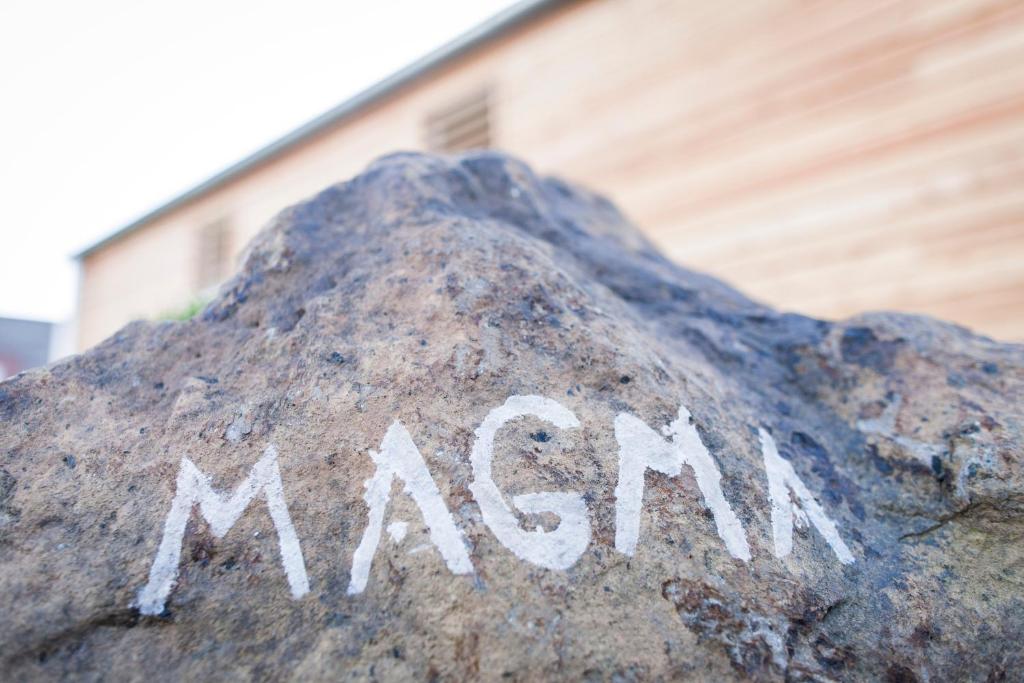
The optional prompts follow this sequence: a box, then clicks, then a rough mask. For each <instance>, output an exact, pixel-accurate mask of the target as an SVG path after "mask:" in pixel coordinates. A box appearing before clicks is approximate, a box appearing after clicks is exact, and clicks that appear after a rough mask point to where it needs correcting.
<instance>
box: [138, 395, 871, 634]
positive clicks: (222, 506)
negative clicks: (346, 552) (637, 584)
mask: <svg viewBox="0 0 1024 683" xmlns="http://www.w3.org/2000/svg"><path fill="white" fill-rule="evenodd" d="M524 416H534V417H536V418H539V419H541V420H545V421H547V422H549V423H551V424H553V425H554V426H555V427H558V428H559V429H573V428H577V427H579V426H580V423H579V420H577V419H576V416H575V415H574V414H573V413H572V411H571V410H569V409H568V408H566V407H565V406H563V405H561V404H560V403H558V402H557V401H554V400H552V399H550V398H545V397H543V396H511V397H510V398H509V399H508V400H507V401H505V403H504V404H503V405H501V406H499V407H497V408H495V409H493V410H491V411H490V413H488V415H487V417H486V418H484V421H483V422H482V423H481V424H480V426H479V427H478V428H477V429H476V432H475V435H476V440H475V442H474V444H473V449H472V453H471V454H470V464H471V466H472V471H473V482H472V484H471V485H470V491H471V492H472V494H473V496H474V498H476V501H477V504H478V505H479V506H480V512H481V515H482V517H483V521H484V523H485V524H486V525H487V527H488V528H489V529H490V530H491V531H492V532H493V533H494V535H495V537H497V539H498V540H499V541H500V542H501V543H502V544H503V545H504V546H505V547H506V548H508V549H509V550H511V551H512V552H513V553H514V554H515V555H516V556H517V557H518V558H520V559H521V560H525V561H526V562H530V563H533V564H535V565H538V566H540V567H545V568H547V569H553V570H565V569H568V568H569V567H571V566H572V565H573V564H574V563H575V562H576V561H577V560H578V559H579V558H580V556H581V555H583V553H584V551H585V550H586V549H587V546H588V545H589V544H590V540H591V531H590V520H589V518H588V515H587V505H586V502H585V500H584V498H583V496H582V495H581V494H579V493H577V492H575V491H545V492H538V493H524V494H521V495H518V496H515V497H513V498H512V501H511V502H512V505H513V506H515V508H517V509H519V510H520V511H522V512H524V513H545V512H547V513H553V514H555V515H557V517H558V519H559V522H558V526H557V527H556V528H555V529H553V530H551V531H546V530H544V529H543V528H540V527H538V528H537V529H534V530H526V529H523V528H522V527H521V526H520V524H519V521H518V519H517V517H516V515H515V512H514V511H513V509H512V507H510V506H509V503H508V501H506V500H505V497H504V496H503V495H502V492H501V490H500V489H499V488H498V486H497V485H496V484H495V482H494V478H493V476H492V473H491V461H492V459H493V456H494V440H495V437H496V435H497V433H498V430H499V429H501V427H502V426H503V425H505V424H507V423H508V422H510V421H512V420H515V419H517V418H520V417H524ZM614 427H615V440H616V442H617V443H618V446H619V477H618V483H617V484H616V487H615V548H616V550H617V551H618V552H620V553H623V554H625V555H629V556H632V555H633V554H634V553H635V552H636V546H637V541H638V539H639V536H640V512H641V504H642V502H643V493H644V474H645V473H646V472H647V470H653V471H655V472H660V473H662V474H665V475H668V476H670V477H674V476H677V475H679V474H680V472H681V471H682V468H683V466H684V465H686V466H688V467H690V468H691V470H692V471H693V474H694V478H695V479H696V481H697V486H698V488H699V489H700V492H701V495H702V496H703V499H704V505H705V506H706V507H707V508H708V509H709V510H710V512H711V514H712V516H713V517H714V521H715V527H716V529H717V531H718V535H719V537H720V538H721V539H722V541H723V542H724V544H725V548H726V550H727V551H728V552H729V554H730V555H732V556H733V557H735V558H737V559H740V560H742V561H744V562H747V561H749V560H750V546H749V545H748V543H747V536H746V532H745V531H744V529H743V525H742V524H741V523H740V520H739V518H737V517H736V514H735V513H734V512H733V510H732V507H731V506H730V505H729V501H727V500H726V499H725V496H724V495H723V494H722V488H721V485H720V483H719V482H720V480H721V476H722V475H721V473H720V472H719V471H718V467H717V466H716V465H715V461H714V459H713V458H712V457H711V454H710V453H709V452H708V449H707V447H706V446H705V445H704V442H703V441H701V438H700V435H699V434H698V433H697V430H696V428H695V427H694V425H693V424H691V422H690V412H689V411H688V410H687V409H686V408H685V407H683V406H681V407H680V408H679V413H678V417H677V418H676V419H675V420H673V421H672V422H671V423H670V424H669V425H667V426H665V427H663V428H662V430H661V432H662V433H661V434H659V433H658V432H656V431H655V430H653V429H651V428H650V427H649V426H647V425H646V424H645V423H644V422H643V421H641V420H640V419H638V418H636V417H634V416H633V415H630V414H628V413H621V414H619V415H618V416H617V417H616V418H615V425H614ZM759 436H760V442H761V454H762V457H763V459H764V468H765V472H766V474H767V480H768V499H769V501H770V503H771V522H772V535H773V539H774V552H775V555H776V557H784V556H786V555H788V554H789V553H790V552H791V551H792V549H793V525H794V523H797V524H800V525H804V524H810V525H813V526H814V527H815V528H816V529H817V530H818V532H819V533H820V534H821V535H822V537H823V538H824V539H825V541H826V542H827V543H828V544H829V546H830V547H831V548H832V551H833V552H834V553H835V555H836V557H837V558H838V559H839V561H840V562H842V563H843V564H850V563H852V562H853V561H854V558H853V555H852V554H851V553H850V550H849V548H847V547H846V544H845V543H844V542H843V540H842V538H840V536H839V532H838V530H837V529H836V525H835V522H833V521H832V519H830V518H829V517H828V516H827V515H826V514H825V511H824V510H822V508H821V506H820V505H819V504H818V502H817V501H816V500H815V498H814V496H813V495H812V494H811V492H810V491H809V490H808V489H807V487H806V486H805V485H804V483H803V482H802V481H801V480H800V478H799V477H798V476H797V474H796V472H795V471H794V470H793V466H792V465H791V464H790V463H789V461H787V460H785V459H784V458H782V457H781V456H780V455H779V452H778V449H777V448H776V446H775V441H774V440H773V439H772V436H771V434H769V433H768V432H767V431H766V430H764V429H763V428H761V429H759ZM370 457H371V458H372V459H373V462H374V464H375V465H376V470H375V472H374V474H373V476H372V477H371V478H370V479H368V480H367V481H366V484H365V485H366V493H365V496H364V499H365V501H366V504H367V506H368V508H369V519H368V522H367V525H366V529H365V531H364V532H363V536H362V539H361V541H360V543H359V546H358V547H357V548H356V551H355V555H354V556H353V561H352V572H351V579H350V583H349V586H348V593H349V594H350V595H355V594H358V593H361V592H362V591H363V590H364V589H365V588H366V583H367V580H368V578H369V575H370V566H371V564H372V563H373V558H374V555H375V554H376V552H377V546H378V545H379V543H380V538H381V534H382V533H383V525H384V517H385V513H386V511H387V506H388V498H389V496H390V492H391V486H392V482H393V480H394V479H395V478H396V477H397V478H399V479H400V480H402V481H403V482H404V484H405V491H406V493H408V494H409V495H410V496H411V498H412V500H413V501H414V502H415V503H416V505H417V506H418V507H419V509H420V511H421V513H422V515H423V520H424V522H425V523H426V526H427V529H428V530H429V535H430V541H431V543H433V545H434V546H435V547H436V548H437V550H438V552H439V553H440V555H441V557H442V558H443V559H444V561H445V563H446V564H447V566H448V569H450V570H451V571H452V572H453V573H454V574H472V573H473V564H472V562H470V559H469V553H468V552H467V550H466V545H465V543H464V541H463V538H462V534H461V532H460V531H459V529H458V528H457V527H456V526H455V520H454V519H453V518H452V515H451V512H449V510H448V508H447V506H446V505H445V503H444V500H443V499H442V497H441V493H440V491H439V490H438V488H437V485H436V484H435V483H434V479H433V478H432V477H431V475H430V472H429V471H428V470H427V466H426V462H425V461H424V460H423V457H422V456H421V455H420V452H419V450H418V449H417V448H416V445H415V444H414V443H413V440H412V437H411V436H410V434H409V432H408V430H406V428H405V427H404V426H403V425H402V424H401V423H400V422H397V421H396V422H394V423H393V424H392V425H391V426H390V427H389V428H388V430H387V432H386V433H385V434H384V439H383V441H382V442H381V446H380V451H379V452H378V451H370ZM261 493H262V494H263V496H264V497H265V499H266V502H267V506H268V507H269V509H270V517H271V519H272V520H273V523H274V527H275V529H276V530H277V537H278V542H279V545H280V551H281V563H282V565H283V566H284V571H285V575H286V576H287V578H288V584H289V586H290V588H291V593H292V596H293V597H295V598H300V597H302V596H303V595H305V594H306V593H308V592H309V579H308V577H307V575H306V565H305V561H304V560H303V557H302V549H301V547H300V544H299V539H298V537H297V536H296V534H295V528H294V527H293V526H292V521H291V517H290V516H289V514H288V506H287V504H286V503H285V496H284V487H283V486H282V483H281V472H280V470H279V469H278V465H277V451H276V449H275V448H274V446H273V445H272V444H271V445H269V446H268V447H267V449H266V451H265V452H264V454H263V456H262V457H261V458H260V460H259V461H258V462H257V463H256V464H255V465H254V466H253V468H252V470H250V472H249V474H248V476H247V477H246V479H245V480H244V481H243V482H242V483H241V484H240V485H239V486H238V488H237V489H235V491H234V493H230V494H225V495H221V494H218V493H217V492H216V491H214V490H213V488H212V487H211V485H210V480H209V477H208V476H206V475H205V474H203V472H201V471H200V470H199V468H197V467H196V466H195V464H193V463H192V461H191V460H189V459H188V458H187V457H186V458H182V461H181V467H180V469H179V471H178V480H177V489H176V491H175V494H174V500H173V502H172V503H171V509H170V512H169V513H168V515H167V519H166V522H165V523H164V532H163V537H162V539H161V541H160V546H159V548H158V549H157V553H156V557H155V558H154V560H153V565H152V567H151V569H150V572H149V581H148V582H147V583H146V585H145V587H144V588H143V589H142V590H141V591H140V593H139V596H138V607H139V610H140V611H141V612H142V613H143V614H150V615H158V614H161V613H162V612H163V611H164V605H165V603H166V601H167V596H168V595H169V594H170V592H171V589H172V588H173V587H174V584H175V581H176V579H177V575H178V564H179V561H180V556H181V544H182V539H183V537H184V534H185V526H186V524H187V523H188V518H189V515H191V513H192V510H193V508H194V507H195V506H196V505H198V506H199V511H200V513H201V514H202V516H203V518H204V519H205V520H206V522H207V523H208V524H209V526H210V530H211V531H212V532H213V534H214V535H215V536H216V537H217V538H220V537H223V536H224V534H226V533H227V532H228V530H230V529H231V527H232V526H233V525H234V523H235V522H236V521H237V520H238V518H239V517H240V516H241V515H242V513H243V512H244V511H245V509H246V508H247V507H248V505H249V503H250V502H252V500H253V499H254V498H255V497H256V496H257V495H259V494H261ZM388 532H389V533H390V534H391V535H392V536H394V537H396V538H400V537H401V536H402V535H404V532H405V525H404V523H402V522H394V523H392V524H390V525H389V526H388Z"/></svg>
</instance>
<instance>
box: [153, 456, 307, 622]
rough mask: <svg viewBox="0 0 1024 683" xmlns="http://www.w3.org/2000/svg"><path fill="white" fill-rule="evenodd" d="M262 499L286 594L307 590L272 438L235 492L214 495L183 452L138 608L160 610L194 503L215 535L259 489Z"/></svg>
mask: <svg viewBox="0 0 1024 683" xmlns="http://www.w3.org/2000/svg"><path fill="white" fill-rule="evenodd" d="M261 492H262V493H263V494H264V496H266V499H267V508H269V510H270V518H271V519H272V520H273V521H274V528H275V529H277V540H278V544H279V545H280V548H281V563H282V564H283V565H284V571H285V574H286V575H287V577H288V585H289V586H290V587H291V592H292V597H294V598H300V597H302V596H303V595H305V594H306V593H308V592H309V579H308V578H307V577H306V565H305V563H304V562H303V559H302V549H301V548H299V539H298V537H297V536H296V535H295V529H294V527H292V520H291V517H289V516H288V507H287V505H286V504H285V502H284V488H283V487H282V485H281V471H280V470H279V469H278V467H277V450H276V449H275V448H274V446H273V444H271V445H269V446H267V449H266V451H264V452H263V457H262V458H260V460H259V462H257V463H256V464H255V465H253V467H252V469H251V470H250V471H249V476H248V477H246V479H245V481H243V482H242V483H241V484H240V485H239V486H238V488H237V489H235V492H234V493H233V494H231V495H230V496H219V495H217V494H216V493H215V492H214V491H213V489H212V488H211V487H210V478H209V477H207V476H206V475H205V474H203V473H202V472H200V471H199V468H197V467H196V466H195V465H194V464H193V463H192V461H191V460H189V459H188V458H182V459H181V467H180V469H179V470H178V482H177V490H176V491H175V493H174V501H173V502H172V503H171V511H170V512H169V513H168V514H167V520H166V521H165V522H164V535H163V538H162V539H161V540H160V547H159V549H157V551H156V557H155V558H154V559H153V566H152V567H151V568H150V570H149V583H147V584H146V586H145V587H144V588H143V589H142V590H141V591H140V592H139V598H138V603H139V611H140V612H142V613H143V614H160V613H161V612H163V611H164V604H165V602H166V601H167V596H168V595H169V594H170V592H171V589H172V588H173V587H174V582H175V581H176V580H177V578H178V561H179V559H180V558H181V541H182V538H183V537H184V535H185V525H186V524H187V523H188V517H189V514H191V512H192V508H193V506H194V505H195V504H196V503H199V511H200V513H201V514H202V516H203V519H205V520H206V522H207V523H208V524H209V525H210V530H211V531H212V532H213V535H214V536H216V537H217V538H223V536H224V534H226V533H227V532H228V530H229V529H231V527H232V526H234V524H235V522H236V521H237V520H238V518H239V517H240V516H241V515H242V512H244V511H245V508H246V507H248V506H249V503H250V502H251V501H252V499H253V498H255V497H256V496H257V495H258V494H259V493H261Z"/></svg>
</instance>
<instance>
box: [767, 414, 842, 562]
mask: <svg viewBox="0 0 1024 683" xmlns="http://www.w3.org/2000/svg"><path fill="white" fill-rule="evenodd" d="M757 433H758V436H760V437H761V454H762V455H763V456H764V469H765V472H766V473H767V474H768V497H769V498H770V499H771V504H772V536H773V537H774V539H775V557H785V556H786V555H789V553H790V552H792V550H793V518H794V517H796V520H797V522H798V523H801V524H806V523H807V522H808V520H809V521H810V523H811V524H813V525H814V526H815V528H817V530H818V531H819V532H820V533H821V535H822V536H824V537H825V541H827V542H828V544H829V546H831V548H832V552H834V553H835V554H836V557H838V558H839V561H840V562H842V563H843V564H853V554H852V553H851V552H850V549H849V548H847V547H846V544H845V543H843V539H842V538H840V537H839V531H838V530H837V529H836V524H835V522H833V521H832V520H831V519H829V518H828V515H826V514H825V511H824V510H822V509H821V506H820V505H818V501H816V500H814V496H812V495H811V492H810V491H808V490H807V487H806V486H804V483H803V482H802V481H800V477H798V476H797V474H796V472H795V471H794V470H793V465H792V464H790V462H789V461H788V460H785V459H784V458H783V457H782V456H781V455H779V449H778V448H776V447H775V439H773V438H772V435H771V434H769V433H768V432H767V431H765V430H764V429H761V428H758V430H757ZM790 491H792V492H793V494H794V495H795V496H796V498H797V500H795V501H794V500H792V499H791V498H790V495H789V494H790Z"/></svg>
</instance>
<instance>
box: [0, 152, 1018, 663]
mask: <svg viewBox="0 0 1024 683" xmlns="http://www.w3.org/2000/svg"><path fill="white" fill-rule="evenodd" d="M1022 395H1024V347H1021V346H1016V345H1011V344H1000V343H997V342H994V341H991V340H989V339H985V338H982V337H978V336H975V335H972V334H971V333H970V332H968V331H967V330H964V329H962V328H958V327H955V326H953V325H949V324H945V323H941V322H937V321H933V320H928V319H925V318H921V317H914V316H905V315H895V314H872V315H865V316H861V317H858V318H856V319H853V320H849V321H846V322H842V323H829V322H823V321H818V320H811V319H808V318H805V317H801V316H798V315H792V314H780V313H776V312H774V311H772V310H770V309H769V308H766V307H765V306H763V305H760V304H757V303H754V302H752V301H750V300H748V299H747V298H745V297H744V296H742V295H740V294H739V293H737V292H735V291H734V290H732V289H730V288H729V287H728V286H726V285H724V284H722V283H721V282H718V281H716V280H714V279H712V278H710V277H706V276H703V275H699V274H696V273H693V272H690V271H687V270H684V269H682V268H680V267H677V266H675V265H672V264H671V263H669V262H668V261H666V260H665V259H664V258H663V257H662V256H661V255H659V254H658V253H657V251H656V250H655V249H654V248H653V247H652V246H651V245H650V244H649V243H648V242H647V241H645V240H644V239H643V238H642V237H641V236H640V235H639V234H638V233H637V232H636V231H635V230H634V229H633V228H631V227H630V226H629V225H628V223H627V222H626V221H625V220H624V219H623V218H622V217H621V216H620V215H619V213H618V212H617V211H616V209H615V208H614V207H613V206H612V205H611V204H610V203H609V202H608V201H606V200H604V199H602V198H600V197H597V196H594V195H592V194H589V193H587V192H585V191H583V190H580V189H578V188H575V187H572V186H570V185H567V184H565V183H563V182H560V181H558V180H553V179H542V178H538V177H537V176H535V175H534V174H533V173H532V172H531V171H530V170H529V169H528V168H527V167H526V166H524V165H523V164H521V163H519V162H516V161H514V160H510V159H508V158H506V157H504V156H501V155H498V154H471V155H467V156H463V157H460V158H454V159H451V158H438V157H431V156H423V155H412V154H401V155H395V156H390V157H386V158H384V159H381V160H380V161H378V162H376V163H375V164H374V165H372V166H371V167H370V168H369V169H368V170H367V171H366V172H365V173H364V174H363V175H361V176H359V177H357V178H355V179H354V180H352V181H350V182H347V183H343V184H340V185H337V186H334V187H331V188H329V189H327V190H325V191H324V192H322V193H321V194H319V195H318V196H316V197H314V198H313V199H311V200H309V201H308V202H305V203H303V204H300V205H298V206H295V207H292V208H290V209H287V210H285V211H284V212H282V213H281V214H280V215H279V216H278V217H277V218H276V219H275V220H274V221H273V222H272V224H271V225H270V226H268V227H267V228H266V229H265V230H264V231H263V232H262V233H261V234H260V235H259V236H258V237H257V238H256V239H255V240H254V241H253V243H252V244H251V246H250V247H249V249H248V253H247V256H246V258H245V261H244V266H243V268H242V270H241V272H240V273H238V274H237V275H236V276H235V277H234V278H233V279H232V280H231V281H230V282H229V283H228V284H227V285H226V286H225V287H224V288H223V289H222V292H221V293H220V295H219V296H218V297H217V299H216V300H215V301H213V302H212V303H211V304H210V305H209V306H208V307H207V308H206V309H205V311H203V312H202V313H201V315H199V316H198V317H197V318H195V319H193V320H189V321H186V322H159V323H156V322H138V323H133V324H131V325H129V326H127V327H125V328H124V329H123V330H121V331H120V332H118V333H117V334H116V335H114V336H113V337H111V338H110V339H108V340H107V341H106V342H104V343H103V344H101V345H99V346H97V347H96V348H94V349H92V350H90V351H88V352H87V353H85V354H82V355H80V356H77V357H74V358H71V359H69V360H66V361H62V362H60V363H57V364H54V365H51V366H49V367H47V368H43V369H38V370H33V371H30V372H27V373H23V374H21V375H18V376H17V377H15V378H13V379H10V380H8V381H6V382H3V383H2V384H0V416H2V419H3V423H2V425H3V426H2V434H0V446H2V448H0V607H2V610H3V612H2V613H3V619H2V620H0V660H2V669H0V670H2V671H3V672H4V676H3V678H9V679H19V680H24V679H29V678H59V677H74V678H82V679H99V678H109V679H114V680H122V679H125V680H126V679H135V680H140V679H144V680H182V679H185V680H195V679H279V678H294V679H299V680H332V681H334V680H342V679H345V680H347V679H382V680H390V679H407V678H411V679H418V680H424V679H430V680H433V679H444V680H452V679H480V680H496V679H510V680H539V679H568V680H616V681H625V680H668V679H706V680H726V679H755V680H851V681H853V680H890V681H926V680H931V681H936V680H973V681H985V680H989V681H996V680H1012V679H1015V680H1021V678H1020V676H1021V674H1020V671H1021V666H1022V665H1024V657H1022V655H1021V650H1020V646H1019V642H1020V636H1021V633H1024V598H1022V595H1024V591H1022V587H1024V543H1022V536H1024V517H1022V510H1024V482H1022V468H1021V458H1022V452H1024V437H1022V425H1024V422H1022V410H1024V408H1022V406H1024V402H1022ZM196 503H199V504H198V505H197V504H196Z"/></svg>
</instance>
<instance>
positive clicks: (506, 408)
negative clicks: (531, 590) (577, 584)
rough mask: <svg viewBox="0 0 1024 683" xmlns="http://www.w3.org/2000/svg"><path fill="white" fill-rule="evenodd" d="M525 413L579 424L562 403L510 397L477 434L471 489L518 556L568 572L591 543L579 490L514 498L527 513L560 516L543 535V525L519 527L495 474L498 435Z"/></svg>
mask: <svg viewBox="0 0 1024 683" xmlns="http://www.w3.org/2000/svg"><path fill="white" fill-rule="evenodd" d="M525 415H533V416H535V417H539V418H540V419H542V420H546V421H548V422H550V423H552V424H553V425H555V426H556V427H558V428H560V429H570V428H573V427H579V426H580V422H579V420H577V419H576V416H575V415H573V413H572V411H571V410H569V409H568V408H566V407H565V406H563V405H562V404H560V403H558V402H557V401H553V400H551V399H550V398H544V397H543V396H510V397H509V398H508V400H507V401H505V404H504V405H502V406H501V407H499V408H495V409H494V410H492V411H491V412H490V413H488V414H487V417H486V418H484V421H483V422H482V423H480V426H479V427H478V428H477V430H476V442H475V443H474V444H473V453H472V455H471V456H470V462H471V463H472V465H473V483H472V484H470V485H469V490H470V491H472V492H473V496H474V497H475V498H476V500H477V503H478V504H479V505H480V512H481V513H482V515H483V519H484V523H485V524H487V526H488V527H490V529H491V531H493V532H494V535H495V536H496V537H497V538H498V540H499V541H501V543H502V544H503V545H504V546H505V547H506V548H508V549H509V550H511V551H512V552H513V553H515V555H516V556H517V557H519V558H520V559H523V560H526V561H528V562H532V563H533V564H536V565H540V566H541V567H547V568H548V569H568V568H569V567H571V566H572V565H573V564H575V563H576V560H578V559H579V558H580V555H582V554H583V552H584V551H585V550H586V549H587V545H588V544H589V543H590V520H589V519H588V518H587V504H586V503H585V502H584V501H583V497H582V496H581V495H579V494H578V493H576V492H575V491H564V492H562V491H547V492H543V493H524V494H522V495H518V496H515V497H514V498H513V499H512V503H513V504H514V505H515V506H516V507H517V508H519V509H520V510H522V511H523V512H526V513H534V514H539V513H542V512H550V513H554V514H556V515H558V518H559V521H558V527H557V528H556V529H555V530H554V531H544V530H543V529H542V528H540V527H537V529H536V531H525V530H523V529H521V528H520V527H519V520H518V519H516V516H515V513H513V512H512V510H511V508H509V506H508V504H506V503H505V500H504V499H503V498H502V497H501V491H499V490H498V487H497V485H496V484H495V483H494V478H493V476H492V474H491V460H492V459H493V458H494V437H495V435H496V434H497V433H498V430H499V429H501V427H502V426H503V425H504V424H505V423H506V422H509V421H511V420H514V419H516V418H518V417H523V416H525Z"/></svg>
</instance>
